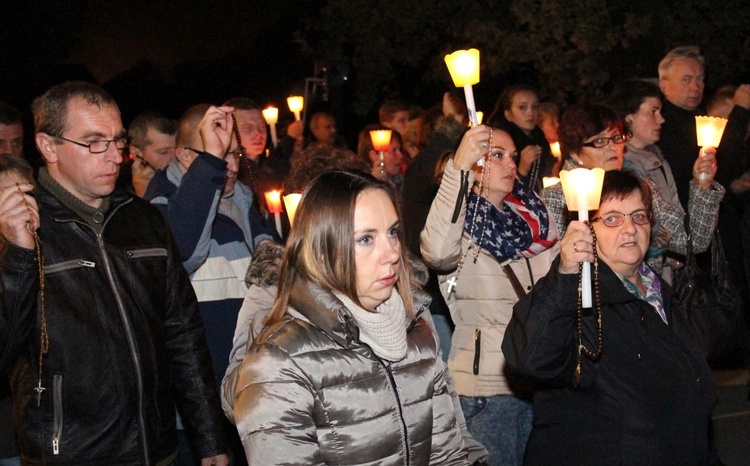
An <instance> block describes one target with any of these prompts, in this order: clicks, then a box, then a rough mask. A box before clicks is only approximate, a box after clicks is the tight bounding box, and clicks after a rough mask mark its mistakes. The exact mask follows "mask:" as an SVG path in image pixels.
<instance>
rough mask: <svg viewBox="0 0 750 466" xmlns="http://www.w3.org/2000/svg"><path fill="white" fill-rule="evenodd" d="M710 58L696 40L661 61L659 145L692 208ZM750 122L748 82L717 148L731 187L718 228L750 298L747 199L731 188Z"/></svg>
mask: <svg viewBox="0 0 750 466" xmlns="http://www.w3.org/2000/svg"><path fill="white" fill-rule="evenodd" d="M704 87H705V59H704V58H703V55H702V54H701V52H700V49H699V48H698V47H696V46H692V45H688V46H681V47H677V48H675V49H673V50H672V51H670V52H669V53H668V54H667V55H666V56H665V57H664V58H663V59H662V61H661V62H660V63H659V88H660V89H661V91H662V93H663V94H664V103H663V107H662V110H661V114H662V116H663V117H664V120H665V121H664V124H663V125H662V127H661V134H660V139H659V142H658V146H659V148H660V149H661V151H662V154H664V158H665V159H666V160H667V162H669V165H670V166H671V167H672V174H673V175H674V181H675V184H676V185H677V194H678V196H679V199H680V203H681V204H682V206H683V208H685V210H687V206H688V197H689V192H690V185H691V180H692V179H693V165H694V163H695V158H696V156H697V155H698V154H699V151H700V148H699V147H698V139H697V136H696V130H695V116H696V115H700V114H701V113H700V112H699V109H700V105H701V102H702V101H703V90H704ZM749 122H750V84H742V85H740V86H738V87H737V90H736V91H735V93H734V108H732V111H731V113H730V114H729V121H728V122H727V126H726V128H725V129H724V134H723V136H722V138H721V143H720V144H719V147H718V148H717V151H716V163H717V164H718V167H717V172H716V177H715V178H714V179H715V180H716V181H717V182H718V183H720V184H721V185H722V186H724V187H725V188H726V189H727V192H726V195H725V196H724V198H723V199H722V201H721V204H720V206H719V223H718V228H719V232H720V233H721V239H722V243H723V245H724V249H725V252H726V257H727V260H728V262H729V266H730V267H729V269H730V270H729V273H730V276H731V277H733V278H734V280H735V285H737V286H738V289H739V291H740V293H741V295H742V297H743V299H745V302H746V303H747V302H748V298H749V296H748V285H747V278H748V274H747V271H746V270H745V264H744V257H745V255H746V254H750V251H748V252H747V253H746V252H745V251H744V250H743V238H742V235H741V233H740V228H738V227H737V226H738V225H740V223H741V212H742V210H743V207H742V200H741V199H740V198H739V197H738V196H737V195H735V194H734V193H733V192H732V191H731V190H730V189H729V187H730V184H731V182H732V181H733V180H734V179H735V178H737V177H738V176H740V174H742V172H743V171H744V157H745V152H746V151H747V148H746V146H745V140H744V139H745V132H746V130H747V126H748V123H749ZM709 256H710V253H704V254H700V255H698V262H699V265H702V266H703V267H704V268H706V267H708V266H709V265H708V264H710V257H709Z"/></svg>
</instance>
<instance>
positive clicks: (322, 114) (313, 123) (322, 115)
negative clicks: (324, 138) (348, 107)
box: [310, 112, 336, 129]
mask: <svg viewBox="0 0 750 466" xmlns="http://www.w3.org/2000/svg"><path fill="white" fill-rule="evenodd" d="M321 118H330V119H331V120H333V121H334V123H335V122H336V118H334V117H333V115H331V114H330V113H328V112H315V113H313V114H312V116H310V128H311V129H312V128H313V127H314V126H317V125H318V120H320V119H321Z"/></svg>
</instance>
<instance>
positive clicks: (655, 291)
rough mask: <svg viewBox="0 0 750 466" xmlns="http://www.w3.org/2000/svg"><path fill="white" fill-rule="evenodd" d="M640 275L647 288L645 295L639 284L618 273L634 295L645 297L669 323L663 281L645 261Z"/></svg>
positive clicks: (639, 272)
mask: <svg viewBox="0 0 750 466" xmlns="http://www.w3.org/2000/svg"><path fill="white" fill-rule="evenodd" d="M638 275H640V276H641V280H642V281H643V286H644V287H645V288H646V294H645V296H644V294H643V293H641V290H639V289H638V287H637V286H635V285H634V284H633V283H631V282H630V280H628V279H626V278H625V277H623V276H621V275H619V274H617V276H618V277H619V278H620V281H622V284H623V285H625V288H626V289H627V290H628V291H629V292H630V293H632V294H633V296H635V297H637V298H640V299H643V300H645V301H646V302H647V303H649V304H650V305H652V306H653V307H654V309H655V310H656V312H657V313H658V314H659V317H661V320H663V321H664V323H665V324H667V325H669V322H667V313H666V312H665V311H664V299H663V298H662V296H661V281H659V280H658V279H657V278H656V274H655V273H654V271H653V270H651V268H650V267H649V266H647V265H646V264H645V263H641V265H640V266H639V267H638Z"/></svg>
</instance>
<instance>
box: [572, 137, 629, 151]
mask: <svg viewBox="0 0 750 466" xmlns="http://www.w3.org/2000/svg"><path fill="white" fill-rule="evenodd" d="M629 139H630V135H629V134H627V133H626V134H615V135H614V136H612V137H611V138H596V139H594V140H593V141H589V142H584V143H583V144H581V145H582V146H583V147H596V148H602V147H606V146H607V145H609V141H612V142H614V143H615V144H622V143H624V142H627V141H628V140H629Z"/></svg>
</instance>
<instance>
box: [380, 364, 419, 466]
mask: <svg viewBox="0 0 750 466" xmlns="http://www.w3.org/2000/svg"><path fill="white" fill-rule="evenodd" d="M373 354H374V353H373ZM376 357H377V356H376ZM377 359H378V361H380V363H381V364H383V366H384V367H385V371H386V372H387V373H388V379H389V380H390V381H391V386H392V387H393V395H394V396H395V397H396V406H397V407H398V418H399V419H400V420H401V429H402V431H403V432H404V450H405V451H406V464H407V465H410V464H411V449H410V447H409V431H408V430H407V428H406V420H405V419H404V409H403V407H402V406H401V397H400V396H398V386H397V385H396V379H395V378H394V377H393V370H392V368H391V363H390V362H389V363H385V362H383V360H382V359H380V358H377Z"/></svg>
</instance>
